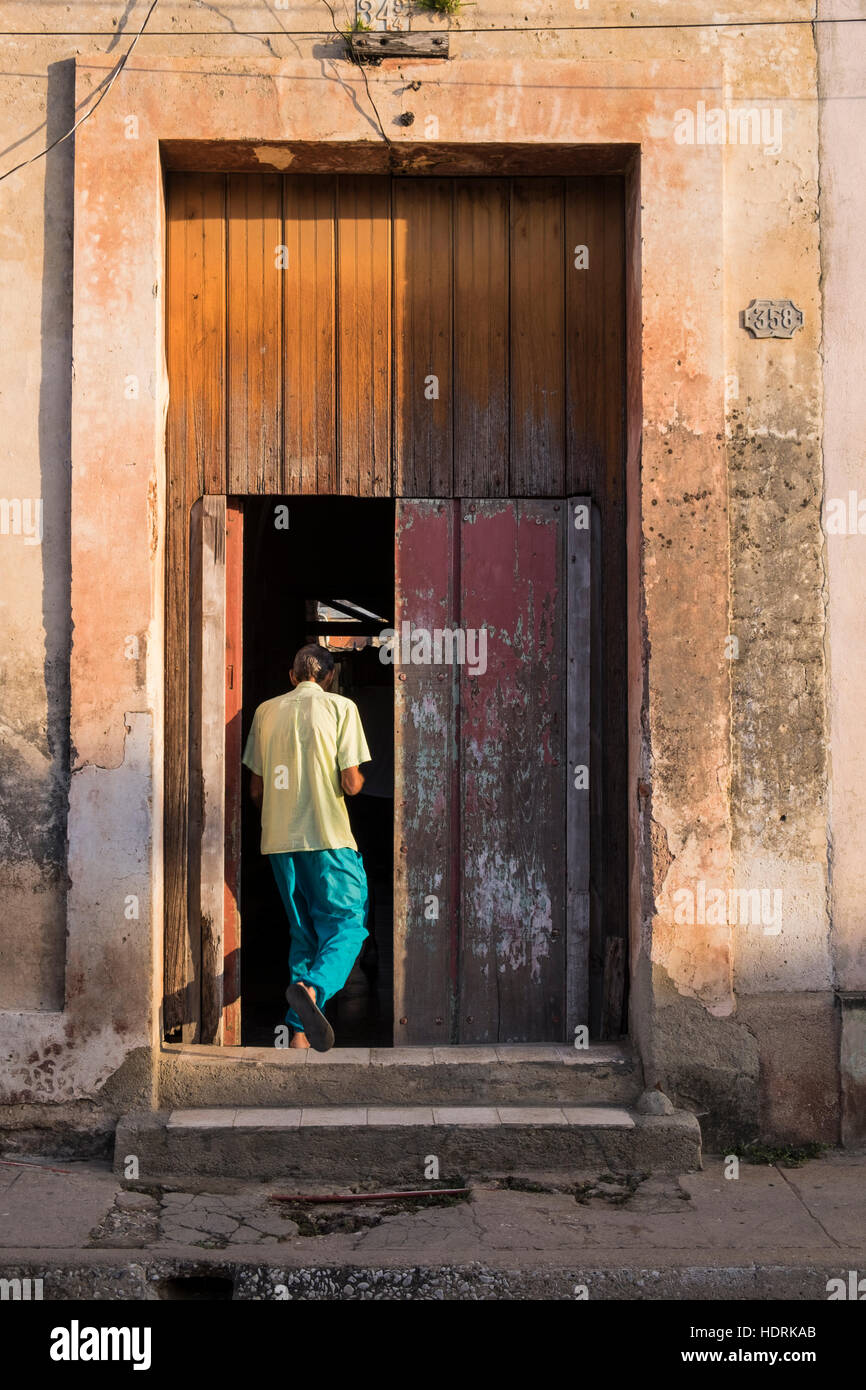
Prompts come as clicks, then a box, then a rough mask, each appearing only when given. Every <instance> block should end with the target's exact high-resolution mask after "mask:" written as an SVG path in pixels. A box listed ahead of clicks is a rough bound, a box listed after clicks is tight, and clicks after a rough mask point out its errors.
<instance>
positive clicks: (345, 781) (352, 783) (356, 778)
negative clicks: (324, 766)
mask: <svg viewBox="0 0 866 1390" xmlns="http://www.w3.org/2000/svg"><path fill="white" fill-rule="evenodd" d="M340 783H341V785H342V788H343V791H344V792H345V793H346V795H347V796H357V795H358V792H359V791H360V790H361V788H362V787H363V785H364V778H363V777H362V776H361V773H360V772H359V771H358V769H357V768H356V767H344V768H343V771H342V772H341V773H340Z"/></svg>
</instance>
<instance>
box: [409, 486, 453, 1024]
mask: <svg viewBox="0 0 866 1390" xmlns="http://www.w3.org/2000/svg"><path fill="white" fill-rule="evenodd" d="M454 555H455V513H454V503H453V502H452V501H451V500H450V499H448V500H447V501H438V502H437V501H429V500H418V501H409V500H406V499H404V500H401V501H398V503H397V516H396V549H395V574H396V592H395V605H394V606H395V617H394V625H395V642H396V643H397V644H398V646H397V649H396V655H397V659H396V660H395V662H394V668H395V677H396V679H395V682H394V689H395V710H394V721H395V725H394V727H395V742H396V748H395V753H396V756H395V760H394V1041H395V1043H396V1044H397V1045H400V1044H404V1045H405V1044H415V1043H431V1042H432V1043H441V1044H442V1045H447V1044H448V1043H450V1042H451V1041H452V1040H453V1038H452V1023H453V1018H454V1004H455V998H456V988H457V979H456V933H457V913H458V906H459V876H458V869H459V820H458V807H457V804H456V791H457V782H456V769H457V745H456V737H455V733H456V729H455V721H456V715H457V703H456V693H457V692H456V686H455V677H454V672H453V670H452V669H450V668H445V667H443V666H434V665H433V664H432V663H425V662H423V661H417V660H413V659H412V658H413V641H414V640H415V637H416V634H418V633H425V632H426V633H432V632H433V631H435V630H436V629H437V628H438V629H439V630H440V631H442V630H444V629H445V628H446V627H447V628H449V629H450V628H451V627H452V626H453V622H454V613H455V583H456V575H455V566H454ZM414 655H415V656H419V655H423V653H421V652H420V650H419V648H418V646H417V643H416V645H415V650H414Z"/></svg>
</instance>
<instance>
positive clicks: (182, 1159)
mask: <svg viewBox="0 0 866 1390" xmlns="http://www.w3.org/2000/svg"><path fill="white" fill-rule="evenodd" d="M431 1155H434V1156H435V1157H436V1158H437V1159H438V1163H439V1174H440V1176H441V1177H442V1178H446V1179H448V1178H464V1177H476V1176H478V1175H481V1174H486V1175H491V1176H498V1175H501V1174H508V1173H515V1172H520V1173H527V1172H550V1171H552V1170H556V1169H558V1170H563V1169H570V1170H572V1171H573V1170H577V1171H596V1172H597V1171H599V1170H600V1169H601V1170H610V1171H612V1172H647V1173H651V1172H662V1173H664V1172H676V1173H685V1172H691V1171H694V1170H695V1169H698V1168H700V1166H701V1135H700V1128H699V1125H698V1122H697V1120H696V1119H695V1117H694V1116H693V1115H691V1114H689V1113H687V1112H686V1111H674V1113H673V1114H672V1115H641V1114H638V1113H637V1112H636V1111H633V1110H628V1109H626V1108H625V1107H623V1106H615V1105H594V1106H583V1105H561V1106H556V1105H521V1106H516V1105H514V1106H512V1105H500V1106H479V1105H474V1106H468V1105H466V1106H449V1105H436V1106H419V1105H401V1106H382V1105H369V1104H365V1105H357V1104H356V1105H352V1106H301V1107H285V1108H280V1109H265V1108H235V1107H224V1108H221V1109H212V1110H203V1109H197V1110H172V1111H169V1112H166V1111H152V1112H148V1113H143V1114H138V1115H128V1116H125V1117H124V1119H123V1120H121V1122H120V1124H119V1125H118V1129H117V1135H116V1140H115V1158H114V1167H115V1172H116V1173H117V1174H118V1175H119V1176H124V1175H128V1174H129V1169H128V1165H127V1160H128V1158H129V1157H130V1156H135V1157H136V1158H137V1160H138V1172H137V1174H136V1177H137V1180H138V1182H139V1183H147V1182H149V1181H150V1182H155V1181H159V1180H160V1179H165V1178H173V1179H175V1180H176V1179H178V1178H188V1177H212V1178H220V1179H225V1178H232V1179H239V1178H248V1179H259V1180H262V1181H273V1180H275V1179H282V1178H296V1179H301V1180H310V1179H316V1180H318V1181H340V1180H350V1181H355V1180H362V1179H367V1178H376V1179H379V1180H382V1181H384V1182H387V1183H389V1184H393V1183H396V1182H412V1183H416V1184H420V1183H422V1182H423V1179H424V1174H425V1169H426V1167H427V1164H428V1159H429V1157H430V1156H431Z"/></svg>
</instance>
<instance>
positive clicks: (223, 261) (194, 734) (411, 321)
mask: <svg viewBox="0 0 866 1390" xmlns="http://www.w3.org/2000/svg"><path fill="white" fill-rule="evenodd" d="M166 227H167V267H166V286H167V293H166V300H167V323H166V354H167V363H168V376H169V387H170V390H169V405H168V421H167V484H166V557H167V558H166V585H165V628H166V685H165V749H166V753H165V778H164V787H165V791H164V808H165V819H164V837H163V838H164V845H165V946H164V968H165V996H164V1006H163V1012H164V1024H165V1036H166V1037H167V1038H168V1039H170V1040H171V1041H177V1042H180V1041H184V1042H187V1041H201V1040H204V1039H206V1038H207V1039H218V1040H219V1041H221V1042H223V1043H237V1042H239V1041H240V976H239V970H240V929H241V924H240V917H239V911H238V896H237V895H238V890H239V874H240V866H239V863H238V853H237V828H236V823H237V818H238V816H239V810H238V805H237V796H238V786H236V785H235V782H234V780H233V779H234V777H235V772H236V769H237V767H238V763H239V752H240V750H239V746H238V738H239V733H238V729H239V717H240V710H239V708H238V704H237V702H238V701H239V699H240V691H241V684H240V666H241V662H242V651H241V633H240V610H241V608H242V603H241V598H240V593H241V576H240V537H241V535H242V506H241V505H240V504H239V505H238V506H237V507H236V506H235V505H234V504H233V502H232V500H231V499H232V497H235V498H238V499H242V498H243V497H244V496H245V495H268V496H271V495H272V496H290V497H291V496H299V495H306V496H329V495H333V496H343V497H366V498H371V497H394V498H395V499H396V500H397V536H396V546H397V555H396V573H397V593H396V607H397V619H396V621H397V625H398V629H401V631H400V636H401V639H402V635H403V634H402V624H403V623H404V622H406V623H408V624H409V629H410V633H411V631H412V630H413V629H414V628H416V627H417V628H421V629H425V630H428V631H429V632H431V633H432V632H433V631H434V630H435V629H437V628H438V629H439V630H440V631H447V632H449V633H454V632H455V631H456V632H462V633H463V634H464V640H465V634H466V631H467V629H471V631H472V632H473V634H475V638H476V640H477V637H478V634H479V633H480V632H481V631H483V632H484V633H485V634H486V641H487V665H486V669H485V670H484V671H481V670H480V669H476V670H475V671H474V672H473V671H472V670H471V668H470V666H469V665H467V664H465V663H464V664H462V665H459V666H455V665H444V666H437V665H435V664H433V663H432V662H431V663H430V664H425V663H424V662H423V661H422V662H420V663H418V662H416V661H414V660H412V659H411V645H412V639H411V636H410V639H409V644H408V654H407V653H406V652H404V651H403V649H402V648H403V643H402V640H401V644H400V646H401V650H400V652H399V653H398V656H399V660H398V665H397V676H398V679H397V681H396V685H395V689H396V725H395V727H396V737H397V743H398V770H397V777H398V790H397V798H396V808H397V809H396V812H395V816H396V842H395V850H396V857H395V863H396V870H395V894H396V912H395V943H394V944H395V991H396V993H395V1019H396V1020H397V1022H396V1024H395V1039H396V1041H398V1042H403V1043H425V1044H426V1043H430V1042H442V1043H446V1044H447V1043H456V1042H459V1041H467V1042H491V1041H494V1042H495V1041H503V1042H505V1041H533V1040H534V1041H551V1040H554V1039H562V1038H565V1039H568V1040H570V1038H571V1036H572V1032H573V1028H574V1027H575V1026H578V1025H579V1024H581V1023H583V1022H590V1023H591V1025H592V1031H593V1035H595V1036H598V1035H599V1033H600V1032H601V1031H602V1026H603V1025H602V1021H601V1020H602V1012H603V1011H602V1005H601V998H602V992H603V991H602V983H603V979H602V977H603V971H604V963H605V960H606V957H607V949H608V944H609V941H608V939H609V938H610V937H622V936H623V934H624V932H625V930H626V922H627V884H628V877H629V875H628V855H629V846H628V833H627V832H628V819H627V802H628V777H627V768H628V758H627V732H628V731H627V706H626V690H627V678H626V673H627V644H626V631H627V611H626V603H627V585H626V575H627V567H626V546H625V458H624V454H625V449H624V444H625V431H624V418H625V415H624V401H625V361H626V355H625V266H626V236H625V197H624V183H623V180H622V179H621V178H619V177H617V176H609V175H603V176H601V175H600V176H593V177H586V178H583V177H570V176H569V177H558V176H550V175H548V174H547V173H545V174H544V175H542V176H522V177H515V176H511V175H508V174H503V173H502V172H501V168H499V169H498V170H497V172H496V175H495V177H486V176H484V177H481V176H478V177H465V176H455V177H450V176H437V177H427V176H422V175H419V176H393V177H392V176H390V175H367V174H361V175H355V174H352V173H344V172H339V173H337V172H334V173H327V174H317V173H305V174H292V173H291V172H286V173H284V174H283V173H280V174H275V173H261V174H257V173H250V174H240V173H180V172H171V173H170V174H169V175H168V178H167V182H166ZM584 500H585V501H586V502H587V504H588V507H589V511H590V513H591V516H592V518H594V520H593V524H592V529H591V532H590V531H587V532H581V531H578V530H575V529H574V527H573V526H572V524H571V522H572V519H573V509H574V507H575V506H577V505H580V504H581V503H582V502H583V501H584ZM214 506H216V507H217V508H219V507H220V506H221V507H222V508H223V513H221V515H223V518H224V524H223V529H222V532H221V534H222V542H223V547H224V550H223V553H222V555H218V554H217V552H216V550H213V548H212V553H211V552H208V551H207V550H206V547H205V549H203V546H205V538H206V536H207V535H209V534H210V531H209V528H210V527H211V526H212V524H213V523H214V516H215V515H216V513H214V512H213V507H214ZM590 537H591V539H590ZM214 545H216V542H215V541H214ZM208 555H210V559H209V558H208ZM233 556H236V559H237V564H235V560H233ZM358 556H359V559H358V563H359V564H360V565H363V549H362V546H361V545H360V544H359V551H358ZM209 565H210V569H209V568H208V566H209ZM220 566H222V569H220ZM220 583H221V584H222V585H223V605H224V607H223V611H222V618H221V619H220V621H221V622H222V624H223V636H222V638H221V639H218V638H217V637H216V635H215V634H216V628H215V627H214V626H213V623H212V624H211V628H208V627H207V625H206V623H205V621H204V619H203V617H202V613H203V611H204V610H203V608H202V605H203V604H205V605H206V604H207V603H208V602H210V599H209V598H208V595H207V593H206V592H205V589H206V586H207V585H210V586H211V588H213V585H214V584H217V586H218V585H219V584H220ZM590 599H591V610H590V608H589V607H588V604H589V602H590ZM214 621H216V620H215V619H214ZM590 629H591V638H590ZM452 640H454V639H453V638H452ZM220 642H221V643H222V646H220ZM590 648H591V652H592V662H591V663H590V659H589V652H590ZM219 651H222V657H220V659H219V660H218V659H217V654H218V652H219ZM223 660H224V662H225V670H223V669H222V667H221V665H220V662H221V661H223ZM203 663H206V664H208V663H209V664H208V665H207V672H206V673H205V675H203V671H204V667H203ZM218 668H219V669H218ZM232 670H233V671H234V673H235V676H234V679H235V684H234V686H233V685H232V684H231V675H230V672H231V671H232ZM203 679H204V680H205V683H206V685H207V683H208V682H213V681H218V683H219V693H218V694H217V693H215V694H214V699H215V700H217V701H218V702H219V701H222V705H221V709H220V710H216V712H214V709H210V707H208V708H205V705H204V704H202V703H201V700H200V689H201V682H202V680H203ZM197 683H198V684H197ZM208 688H209V687H208ZM214 690H215V687H214ZM214 719H217V720H218V721H221V722H220V723H219V730H220V732H219V733H218V732H216V730H217V724H215V723H214ZM220 738H222V744H220ZM219 747H221V748H222V754H221V756H222V757H223V766H222V771H223V775H224V778H225V783H224V787H223V792H222V795H223V802H222V807H221V811H220V814H221V815H222V835H221V838H220V836H218V835H216V833H215V825H216V822H215V821H214V819H213V816H211V820H210V822H209V823H208V820H207V815H206V812H207V811H208V807H209V806H211V807H212V808H216V806H217V801H216V800H215V799H214V800H210V798H211V790H212V788H211V782H212V780H213V777H214V776H215V775H216V772H215V769H216V765H217V764H216V761H215V759H216V752H215V750H217V749H218V748H219ZM401 759H402V762H401ZM202 760H203V761H202ZM583 766H588V767H589V768H590V774H589V777H590V790H589V796H588V797H587V796H586V795H585V794H584V793H585V790H586V789H585V788H582V787H581V786H579V785H575V779H576V774H575V768H577V767H583ZM206 768H209V769H210V770H209V771H207V772H206V773H205V769H206ZM191 773H192V776H191ZM238 775H239V773H238ZM203 776H204V777H205V782H204V784H203V782H202V777H203ZM208 779H210V780H208ZM578 781H579V778H578ZM203 785H204V790H203ZM214 797H216V792H215V791H214ZM587 807H588V808H589V810H588V813H587ZM587 814H588V817H589V819H588V820H587ZM203 817H204V819H203ZM201 833H203V834H204V839H201V838H200V835H201ZM590 842H591V843H590ZM590 851H591V852H590ZM218 861H219V862H218ZM214 873H218V874H219V877H218V880H214V879H213V877H212V875H213V874H214ZM208 876H210V877H208ZM203 903H204V906H203ZM587 940H588V941H589V947H587ZM587 949H589V967H587V964H586V957H587ZM587 973H588V977H589V980H590V982H591V990H592V1002H591V1007H589V1005H588V1002H587V993H588V991H587ZM608 1012H609V1014H610V1015H611V1021H610V1023H609V1027H610V1028H611V1029H612V1030H613V1032H614V1034H615V1033H616V1030H617V1027H618V1023H617V1017H615V1015H616V1014H617V1009H616V1003H615V1000H614V1002H613V1003H612V1004H611V1006H610V1008H609V1010H608ZM587 1014H589V1015H591V1016H590V1017H589V1018H588V1017H587ZM621 1016H622V1010H620V1013H619V1017H621ZM401 1020H404V1021H401Z"/></svg>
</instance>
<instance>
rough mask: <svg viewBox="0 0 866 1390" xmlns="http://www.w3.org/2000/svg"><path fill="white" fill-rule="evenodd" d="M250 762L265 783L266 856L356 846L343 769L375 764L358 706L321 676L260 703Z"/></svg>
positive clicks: (248, 756) (247, 753) (248, 752)
mask: <svg viewBox="0 0 866 1390" xmlns="http://www.w3.org/2000/svg"><path fill="white" fill-rule="evenodd" d="M243 760H244V762H245V763H246V765H247V767H248V768H250V769H251V770H252V771H253V772H255V773H257V774H258V775H259V777H261V778H262V780H263V783H264V795H263V798H262V854H283V853H286V852H291V851H293V850H312V849H357V848H358V846H357V844H356V843H355V837H354V835H353V834H352V830H351V827H350V825H349V813H348V811H347V810H346V798H345V796H344V794H343V788H342V786H341V784H340V773H341V772H342V771H343V770H344V769H345V768H347V767H357V766H358V764H359V763H365V762H369V760H370V750H369V748H368V747H367V740H366V738H365V737H364V730H363V727H362V725H361V716H360V714H359V713H358V706H357V705H356V704H355V703H354V701H353V700H347V699H346V697H345V696H344V695H332V694H330V693H329V692H328V691H327V690H323V689H322V687H321V686H320V685H317V684H316V682H315V681H300V682H299V684H298V685H297V686H296V687H295V689H294V690H291V691H289V692H288V694H286V695H277V696H276V697H275V698H274V699H273V700H265V702H264V704H263V705H259V707H258V709H257V710H256V712H255V715H254V717H253V726H252V728H251V729H250V735H249V738H248V739H247V746H246V748H245V749H244V758H243Z"/></svg>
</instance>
